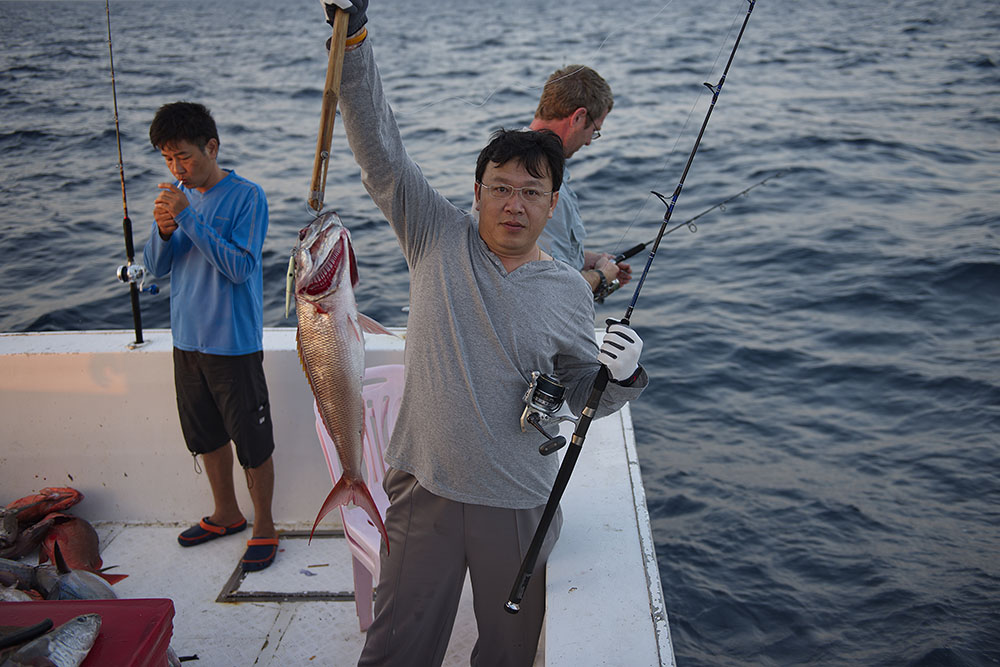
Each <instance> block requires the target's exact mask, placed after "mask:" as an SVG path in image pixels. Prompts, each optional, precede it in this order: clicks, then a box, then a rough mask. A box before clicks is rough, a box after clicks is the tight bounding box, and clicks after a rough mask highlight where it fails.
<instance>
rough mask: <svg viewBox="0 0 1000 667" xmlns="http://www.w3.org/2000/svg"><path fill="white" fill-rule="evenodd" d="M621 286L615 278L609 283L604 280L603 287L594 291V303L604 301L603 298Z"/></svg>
mask: <svg viewBox="0 0 1000 667" xmlns="http://www.w3.org/2000/svg"><path fill="white" fill-rule="evenodd" d="M621 286H622V284H621V282H619V280H618V279H617V278H615V279H614V280H612V281H611V282H610V283H609V282H605V283H604V285H603V287H601V288H599V289H598V290H597V291H596V292H594V303H604V299H606V298H607V297H608V296H610V295H611V293H612V292H615V291H617V290H618V288H619V287H621Z"/></svg>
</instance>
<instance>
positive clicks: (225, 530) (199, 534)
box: [177, 516, 247, 547]
mask: <svg viewBox="0 0 1000 667" xmlns="http://www.w3.org/2000/svg"><path fill="white" fill-rule="evenodd" d="M246 527H247V520H246V519H240V520H239V521H237V522H236V523H234V524H232V525H231V526H217V525H215V524H214V523H212V522H211V521H209V520H208V517H207V516H206V517H205V518H204V519H202V520H201V521H199V522H198V525H197V526H191V527H190V528H188V529H187V530H185V531H184V532H183V533H181V534H180V535H178V536H177V541H178V542H179V543H180V545H181V546H182V547H193V546H195V545H196V544H203V543H205V542H210V541H212V540H214V539H216V538H217V537H225V536H226V535H232V534H233V533H238V532H240V531H242V530H244V529H245V528H246Z"/></svg>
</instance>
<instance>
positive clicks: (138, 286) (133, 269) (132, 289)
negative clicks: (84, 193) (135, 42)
mask: <svg viewBox="0 0 1000 667" xmlns="http://www.w3.org/2000/svg"><path fill="white" fill-rule="evenodd" d="M104 11H105V13H106V14H107V18H108V56H109V59H110V63H111V98H112V100H113V101H114V109H115V138H116V139H117V141H118V175H119V178H120V179H121V184H122V212H123V216H124V217H123V218H122V231H123V232H124V234H125V258H126V259H127V260H128V263H127V264H126V265H125V266H119V267H118V272H117V275H118V280H120V281H122V282H123V283H128V286H129V294H130V296H131V297H132V323H133V325H134V326H135V342H133V343H132V345H131V346H130V347H136V346H139V345H142V344H143V340H142V312H141V311H140V310H139V292H140V291H148V292H149V293H150V294H156V293H157V292H158V291H159V289H158V288H157V287H156V285H150V286H149V287H148V288H143V281H144V279H145V276H146V268H145V267H144V266H142V265H141V264H136V263H135V246H134V245H133V244H132V220H131V219H130V218H129V217H128V197H127V196H126V194H125V161H124V160H123V159H122V135H121V131H120V130H119V127H118V91H117V89H116V86H115V54H114V50H113V48H112V43H111V4H110V0H104Z"/></svg>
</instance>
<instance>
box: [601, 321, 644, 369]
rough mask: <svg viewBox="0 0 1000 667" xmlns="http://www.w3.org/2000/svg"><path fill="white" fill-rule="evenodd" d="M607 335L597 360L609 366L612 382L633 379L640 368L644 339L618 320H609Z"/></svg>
mask: <svg viewBox="0 0 1000 667" xmlns="http://www.w3.org/2000/svg"><path fill="white" fill-rule="evenodd" d="M607 325H608V328H607V333H605V334H604V341H603V342H602V343H601V352H600V354H598V355H597V360H598V361H599V362H600V363H602V364H604V365H605V366H607V368H608V373H609V374H610V375H611V379H612V380H616V381H618V382H621V381H622V380H627V379H629V378H630V377H632V374H633V373H635V371H636V369H637V368H639V353H640V352H642V339H641V338H639V334H637V333H636V332H635V331H633V330H632V329H631V328H629V327H628V326H627V325H625V324H622V323H621V322H618V321H616V320H607Z"/></svg>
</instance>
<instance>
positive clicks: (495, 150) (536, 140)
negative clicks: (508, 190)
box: [476, 128, 566, 192]
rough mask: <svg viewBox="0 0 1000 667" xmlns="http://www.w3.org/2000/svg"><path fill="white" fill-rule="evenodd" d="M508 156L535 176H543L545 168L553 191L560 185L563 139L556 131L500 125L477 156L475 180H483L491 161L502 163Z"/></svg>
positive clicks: (563, 162)
mask: <svg viewBox="0 0 1000 667" xmlns="http://www.w3.org/2000/svg"><path fill="white" fill-rule="evenodd" d="M511 160H517V161H518V162H520V163H521V164H522V165H523V166H524V168H525V169H527V170H528V173H529V174H531V175H532V176H534V177H535V178H545V175H546V171H548V175H549V176H551V177H552V191H553V192H558V190H559V188H560V187H561V186H562V179H563V166H564V165H565V163H566V158H564V157H563V145H562V140H561V139H560V138H559V135H557V134H556V133H555V132H552V131H550V130H539V131H535V130H505V129H503V128H501V129H499V130H497V131H496V132H494V133H493V136H491V137H490V142H489V143H488V144H486V148H484V149H483V150H482V151H480V153H479V159H478V160H476V181H477V182H479V183H481V182H482V181H483V174H485V173H486V166H487V165H488V164H489V163H490V162H492V163H494V164H496V165H504V164H507V163H508V162H510V161H511ZM546 167H548V169H546Z"/></svg>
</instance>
